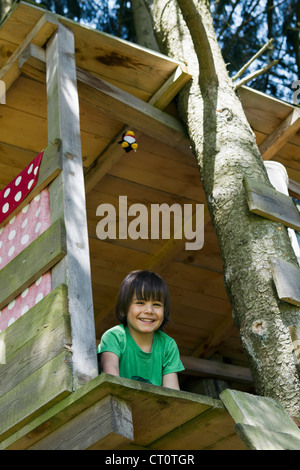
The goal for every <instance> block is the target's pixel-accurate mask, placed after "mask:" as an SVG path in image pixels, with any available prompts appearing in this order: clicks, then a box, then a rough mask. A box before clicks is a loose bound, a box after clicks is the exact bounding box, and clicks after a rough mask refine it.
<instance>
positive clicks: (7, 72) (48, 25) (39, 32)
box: [0, 12, 57, 92]
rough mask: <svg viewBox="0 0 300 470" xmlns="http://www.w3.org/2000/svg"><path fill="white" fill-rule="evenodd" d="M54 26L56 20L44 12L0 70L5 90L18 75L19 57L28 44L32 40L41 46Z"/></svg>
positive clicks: (53, 29) (55, 26) (0, 78)
mask: <svg viewBox="0 0 300 470" xmlns="http://www.w3.org/2000/svg"><path fill="white" fill-rule="evenodd" d="M56 28H57V20H56V19H55V17H54V16H53V15H52V14H51V13H48V12H46V13H45V14H44V15H43V16H42V17H41V19H40V20H39V21H38V22H37V23H36V25H35V26H34V28H33V29H32V30H31V31H30V33H29V34H28V35H27V36H26V38H25V39H24V41H23V42H22V44H20V46H19V47H18V48H17V49H16V50H15V52H14V53H13V54H12V56H11V57H10V58H9V59H8V61H7V62H6V64H5V65H4V66H3V67H2V69H1V70H0V80H2V81H4V83H5V86H6V92H7V91H8V90H9V88H10V87H11V85H12V84H13V83H14V81H15V80H16V79H17V78H18V76H19V75H20V67H19V58H20V56H22V54H23V53H24V51H25V49H27V47H28V45H29V44H30V43H31V42H33V43H34V44H36V45H37V46H43V45H44V44H45V42H46V41H47V39H48V38H49V37H50V36H51V34H52V33H53V32H54V31H55V29H56Z"/></svg>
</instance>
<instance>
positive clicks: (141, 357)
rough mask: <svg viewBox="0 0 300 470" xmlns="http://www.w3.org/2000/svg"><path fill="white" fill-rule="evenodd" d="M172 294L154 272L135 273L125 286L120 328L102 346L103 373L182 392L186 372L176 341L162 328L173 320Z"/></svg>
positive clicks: (108, 333)
mask: <svg viewBox="0 0 300 470" xmlns="http://www.w3.org/2000/svg"><path fill="white" fill-rule="evenodd" d="M169 310H170V301H169V291H168V287H167V285H166V283H165V281H164V280H163V279H162V278H161V277H160V276H159V275H158V274H156V273H153V272H151V271H132V272H131V273H129V274H128V275H127V276H126V278H125V279H124V281H123V282H122V284H121V287H120V291H119V295H118V299H117V304H116V315H117V318H118V320H119V321H120V322H121V324H120V325H118V326H115V327H113V328H111V329H110V330H108V331H106V332H105V333H104V335H103V336H102V338H101V342H100V345H99V346H98V350H97V351H98V353H99V354H100V364H101V371H102V372H104V373H107V374H112V375H117V376H120V377H125V378H129V379H132V380H139V381H142V382H148V383H152V384H154V385H163V386H164V387H168V388H173V389H177V390H179V382H178V376H177V372H180V371H182V370H184V367H183V365H182V362H181V360H180V356H179V351H178V347H177V345H176V343H175V341H174V340H173V339H172V338H171V337H170V336H168V335H166V334H165V333H164V332H163V331H162V329H163V327H164V325H165V324H166V323H167V322H168V320H169Z"/></svg>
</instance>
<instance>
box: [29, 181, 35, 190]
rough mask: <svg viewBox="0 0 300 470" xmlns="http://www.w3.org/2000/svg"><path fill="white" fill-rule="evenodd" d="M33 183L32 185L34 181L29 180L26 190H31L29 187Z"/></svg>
mask: <svg viewBox="0 0 300 470" xmlns="http://www.w3.org/2000/svg"><path fill="white" fill-rule="evenodd" d="M33 183H34V180H30V181H29V183H28V186H27V188H28V189H30V188H31V186H32V185H33Z"/></svg>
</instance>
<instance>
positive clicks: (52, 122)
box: [0, 1, 300, 450]
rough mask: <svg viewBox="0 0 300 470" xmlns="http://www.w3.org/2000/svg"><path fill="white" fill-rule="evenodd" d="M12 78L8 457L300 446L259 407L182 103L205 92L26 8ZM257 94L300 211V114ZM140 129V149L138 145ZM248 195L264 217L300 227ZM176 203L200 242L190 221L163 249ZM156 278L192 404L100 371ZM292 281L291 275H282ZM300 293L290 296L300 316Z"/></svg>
mask: <svg viewBox="0 0 300 470" xmlns="http://www.w3.org/2000/svg"><path fill="white" fill-rule="evenodd" d="M0 80H1V82H0V83H1V84H2V88H1V90H2V95H1V104H0V166H1V170H0V190H1V193H0V195H1V197H0V207H1V211H2V213H1V217H2V218H1V219H0V220H1V225H0V227H1V228H0V286H1V288H0V310H1V313H0V416H1V419H0V448H1V449H8V450H13V449H43V450H45V449H51V450H53V449H106V450H108V449H121V450H136V449H151V450H162V449H172V450H175V449H181V450H182V449H192V450H197V449H233V450H237V449H247V448H259V445H261V446H262V448H298V449H299V448H300V444H299V443H300V439H299V430H298V427H297V425H296V424H295V423H294V421H293V420H292V419H291V418H290V417H289V416H288V414H287V412H286V411H285V410H284V409H283V408H282V407H281V406H280V405H279V404H278V403H277V402H276V401H274V400H272V399H268V398H263V397H258V396H256V395H255V391H254V388H253V383H252V376H251V373H250V370H249V368H248V364H247V360H246V358H245V356H244V354H243V352H242V349H241V346H240V340H239V334H238V331H237V329H236V327H235V325H234V323H233V320H232V314H231V307H230V303H229V300H228V298H227V295H226V292H225V288H224V283H223V273H222V262H221V257H220V252H219V248H218V244H217V239H216V235H215V233H214V229H213V227H212V223H211V220H210V216H209V214H208V211H207V207H206V202H205V196H204V192H203V188H202V185H201V180H200V174H199V170H198V167H197V164H196V162H195V159H194V157H193V155H192V151H191V148H190V143H189V140H188V138H187V135H186V133H185V130H184V127H183V125H182V123H181V122H180V121H179V118H178V116H177V114H176V108H175V105H174V100H175V99H176V95H177V94H178V92H179V91H180V89H181V88H182V87H183V86H184V85H185V84H186V83H187V82H188V81H189V80H190V75H189V72H188V70H186V67H185V66H184V64H181V63H178V62H176V61H175V60H172V59H170V58H168V57H165V56H163V55H161V54H158V53H155V52H153V51H149V50H146V49H144V48H142V47H139V46H137V45H134V44H130V43H128V42H126V41H123V40H121V39H118V38H115V37H112V36H109V35H107V34H104V33H101V32H98V31H95V30H93V29H90V28H87V27H84V26H82V25H80V24H78V23H75V22H72V21H69V20H67V19H65V18H62V17H59V16H58V15H55V14H52V13H50V12H48V11H45V10H44V9H43V8H40V7H38V6H35V5H33V4H32V3H26V2H24V1H21V2H18V3H16V4H15V6H14V7H13V8H12V9H11V11H10V12H9V14H8V15H7V17H6V18H5V19H4V20H3V22H2V24H1V27H0ZM3 84H4V85H5V87H4V85H3ZM4 88H5V91H6V94H5V95H3V89H4ZM239 92H240V97H241V100H242V103H243V106H244V110H245V113H246V115H247V118H248V120H249V122H250V124H251V126H252V128H253V131H254V132H255V134H256V136H257V142H258V145H259V146H260V149H261V152H262V155H263V158H264V159H265V160H266V161H269V160H271V159H272V160H273V161H275V162H277V164H278V163H280V164H282V165H283V166H284V167H285V169H286V171H287V174H288V177H289V178H288V181H287V190H288V191H289V193H287V194H286V195H282V196H279V194H280V193H279V192H278V191H276V190H275V189H274V192H272V191H271V192H272V194H271V196H268V200H269V201H270V200H271V201H272V198H273V199H274V201H275V202H274V204H275V205H276V203H278V197H281V200H280V201H281V204H283V206H284V207H289V204H290V203H292V204H294V202H293V200H292V197H294V198H298V199H299V198H300V167H299V147H300V134H299V132H298V133H297V131H298V130H299V128H300V115H299V109H298V108H297V107H295V106H292V105H290V104H287V103H284V102H282V101H279V100H277V99H274V98H271V97H269V96H266V95H264V94H262V93H259V92H257V91H254V90H251V89H249V88H247V87H242V88H241V89H240V91H239ZM128 130H132V131H133V132H134V133H135V137H136V140H137V144H138V148H137V151H136V152H135V151H131V152H126V151H125V150H124V147H122V145H121V144H120V141H122V135H123V134H124V133H126V132H127V131H128ZM275 166H276V164H275ZM282 168H283V167H282ZM245 184H246V186H245V191H246V190H247V195H248V196H247V197H248V198H249V204H250V202H251V201H252V202H253V200H254V202H253V207H252V206H251V208H250V210H253V211H256V212H257V213H258V214H259V215H258V216H265V217H273V220H274V217H275V219H276V217H277V219H278V218H279V219H280V220H281V219H283V218H284V216H283V215H282V214H286V212H285V211H281V213H280V215H278V214H277V215H276V214H275V215H274V211H272V210H271V209H270V208H267V209H265V208H264V209H262V208H261V206H262V203H260V204H258V203H257V201H256V199H255V198H258V197H260V199H261V200H263V199H264V197H263V196H264V195H262V196H260V190H261V188H258V189H257V188H256V189H255V188H254V187H253V185H252V183H251V182H249V181H248V182H246V183H245ZM276 198H277V199H276ZM282 198H283V199H282ZM250 200H251V201H250ZM161 204H165V205H166V206H165V207H167V208H170V207H173V205H176V207H177V208H181V209H182V212H180V213H179V221H181V222H182V221H183V219H184V220H185V221H186V222H187V225H188V224H189V225H188V226H189V231H186V232H184V234H183V233H182V230H181V229H182V225H181V224H180V223H179V225H178V224H177V226H176V227H177V228H176V230H175V228H174V230H173V231H172V230H171V232H170V234H169V233H167V235H166V236H165V237H162V236H160V235H157V232H156V233H154V234H153V236H152V237H151V236H147V234H149V230H148V232H147V230H146V229H147V228H148V229H149V227H147V221H148V218H150V213H151V217H152V210H154V209H155V208H156V207H157V205H161ZM255 204H256V205H255ZM254 206H255V207H254ZM249 207H250V206H249ZM295 207H296V206H295V205H293V208H294V209H295ZM108 209H109V210H111V211H112V212H111V214H112V215H113V216H114V217H112V218H111V219H110V220H109V221H108V220H107V221H106V224H107V226H106V229H104V228H105V227H104V225H105V224H104V222H103V216H104V212H105V210H107V211H108ZM183 209H186V211H183ZM134 211H140V212H141V213H142V211H144V212H143V213H144V214H145V217H144V218H143V220H142V219H139V220H137V218H136V217H133V216H134V215H135V216H137V212H134ZM292 212H293V211H289V210H288V213H289V214H291V213H292ZM270 214H271V215H270ZM169 215H170V214H169ZM180 217H181V219H180ZM197 217H200V219H199V220H200V221H201V224H200V225H199V227H198V228H197V230H195V229H194V228H193V227H195V223H196V222H197V220H198V219H197ZM277 219H276V220H277ZM299 219H300V216H299V213H298V211H297V210H296V213H294V212H293V220H292V222H291V221H290V220H288V221H286V220H284V222H283V223H285V224H286V225H288V226H289V227H291V228H292V229H293V230H297V229H298V231H299V230H300V224H299ZM169 220H171V219H169ZM174 220H175V218H174ZM101 221H102V222H101ZM124 221H125V222H124ZM177 221H178V220H177ZM192 222H193V224H192ZM101 224H102V225H101ZM122 224H123V225H122ZM124 224H125V225H126V224H127V226H128V232H130V234H131V236H128V233H127V231H126V230H125V232H124V230H123V231H122V230H121V229H122V227H123V229H124ZM130 224H131V225H130ZM142 224H144V227H143V230H142V229H141V225H142ZM138 225H139V227H138ZM174 227H175V221H174ZM129 228H131V231H129ZM159 229H162V227H159ZM105 230H106V232H105ZM145 233H147V234H146V235H145ZM159 233H160V232H159ZM141 234H142V235H143V236H142V235H141ZM108 235H110V236H108ZM183 235H185V236H183ZM203 237H204V240H203ZM187 243H189V245H187ZM187 248H189V249H187ZM141 268H145V269H152V270H155V271H157V272H158V273H160V274H161V275H162V276H163V277H164V278H165V280H166V282H167V283H168V286H169V289H170V294H171V320H172V321H171V322H170V323H169V324H168V325H167V327H166V329H165V331H166V333H167V334H169V335H170V336H172V337H173V338H174V339H175V340H176V342H177V344H178V347H179V350H180V354H181V358H182V361H183V363H184V365H185V371H184V373H182V374H180V383H181V390H180V391H174V390H170V389H167V388H164V387H157V386H154V385H151V384H147V383H140V382H136V381H132V380H128V379H122V378H118V377H113V376H110V375H106V374H99V373H98V364H97V354H96V346H97V344H98V343H99V341H100V338H101V335H102V334H103V332H104V331H105V330H107V329H108V328H110V327H112V326H114V325H115V324H116V319H115V314H114V305H115V301H116V296H117V293H118V289H119V286H120V283H121V281H122V280H123V279H124V277H125V276H126V274H127V273H128V272H129V271H131V270H133V269H141ZM283 268H285V269H287V270H288V269H291V267H290V266H282V264H280V262H279V264H278V263H277V265H276V263H275V267H274V277H276V275H278V273H279V271H280V269H283ZM294 269H296V268H295V267H294ZM280 272H281V271H280ZM297 275H298V277H299V274H298V273H297ZM295 284H296V283H295ZM289 287H291V286H289ZM292 287H294V290H293V292H289V293H288V294H286V293H283V294H278V295H283V296H284V295H285V299H286V300H287V301H293V302H294V303H295V302H296V303H297V302H299V303H300V300H299V283H298V287H297V285H295V286H292ZM297 288H298V291H297ZM297 296H298V297H297ZM299 303H298V304H299ZM218 392H221V393H218ZM278 423H279V424H278ZM278 429H280V432H278ZM261 442H263V444H261Z"/></svg>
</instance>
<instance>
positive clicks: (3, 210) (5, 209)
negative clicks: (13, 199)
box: [2, 202, 9, 214]
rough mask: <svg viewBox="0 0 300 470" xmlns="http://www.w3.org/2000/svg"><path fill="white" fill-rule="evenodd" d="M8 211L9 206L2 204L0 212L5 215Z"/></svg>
mask: <svg viewBox="0 0 300 470" xmlns="http://www.w3.org/2000/svg"><path fill="white" fill-rule="evenodd" d="M8 209H9V204H8V202H6V203H5V204H4V206H3V207H2V212H3V214H6V212H7V211H8Z"/></svg>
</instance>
